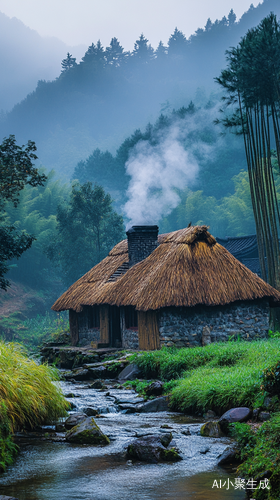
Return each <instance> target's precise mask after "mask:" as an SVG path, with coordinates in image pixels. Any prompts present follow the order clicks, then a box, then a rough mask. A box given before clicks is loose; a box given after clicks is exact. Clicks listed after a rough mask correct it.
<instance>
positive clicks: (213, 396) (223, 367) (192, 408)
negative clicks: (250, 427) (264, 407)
mask: <svg viewBox="0 0 280 500" xmlns="http://www.w3.org/2000/svg"><path fill="white" fill-rule="evenodd" d="M279 346H280V341H279V340H278V339H275V340H270V341H258V342H251V343H250V344H249V343H247V342H228V343H217V344H210V345H209V346H205V347H195V348H191V349H184V348H183V349H178V350H176V349H167V348H163V349H161V350H160V351H153V352H145V353H142V355H141V356H135V357H134V361H133V362H134V363H136V364H137V365H138V366H139V367H140V368H141V370H142V371H143V373H144V376H145V377H146V378H161V379H163V380H166V381H168V380H170V381H172V383H174V386H173V387H172V386H171V390H172V396H171V404H172V406H173V408H176V409H178V410H181V411H184V412H203V411H205V410H209V409H213V410H214V411H215V410H216V411H217V410H218V412H220V411H222V410H223V409H224V410H226V409H227V408H228V407H229V406H231V407H232V406H254V402H255V399H256V398H257V397H259V394H260V385H261V373H262V371H263V370H264V369H266V368H268V367H271V366H274V364H275V363H276V362H277V360H278V359H279V355H278V350H279ZM180 377H181V378H180ZM174 379H178V380H177V381H174ZM166 389H167V388H166Z"/></svg>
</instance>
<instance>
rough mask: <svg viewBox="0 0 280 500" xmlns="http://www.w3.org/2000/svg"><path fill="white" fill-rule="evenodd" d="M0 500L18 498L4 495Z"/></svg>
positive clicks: (15, 499) (0, 496)
mask: <svg viewBox="0 0 280 500" xmlns="http://www.w3.org/2000/svg"><path fill="white" fill-rule="evenodd" d="M0 500H18V498H15V497H7V496H6V495H0Z"/></svg>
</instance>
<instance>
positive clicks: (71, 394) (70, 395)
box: [63, 392, 75, 398]
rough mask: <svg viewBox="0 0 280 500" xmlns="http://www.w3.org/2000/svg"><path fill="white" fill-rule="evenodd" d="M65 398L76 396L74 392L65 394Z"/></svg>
mask: <svg viewBox="0 0 280 500" xmlns="http://www.w3.org/2000/svg"><path fill="white" fill-rule="evenodd" d="M63 396H64V397H65V398H74V397H75V394H74V393H73V392H67V394H63Z"/></svg>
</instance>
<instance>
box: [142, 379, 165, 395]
mask: <svg viewBox="0 0 280 500" xmlns="http://www.w3.org/2000/svg"><path fill="white" fill-rule="evenodd" d="M145 393H146V394H147V396H161V394H162V393H163V383H162V382H160V380H156V382H152V383H151V384H149V385H148V386H147V387H146V388H145Z"/></svg>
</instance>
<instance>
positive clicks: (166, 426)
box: [160, 424, 172, 429]
mask: <svg viewBox="0 0 280 500" xmlns="http://www.w3.org/2000/svg"><path fill="white" fill-rule="evenodd" d="M160 428H161V429H172V427H170V425H168V424H162V425H161V426H160Z"/></svg>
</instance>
